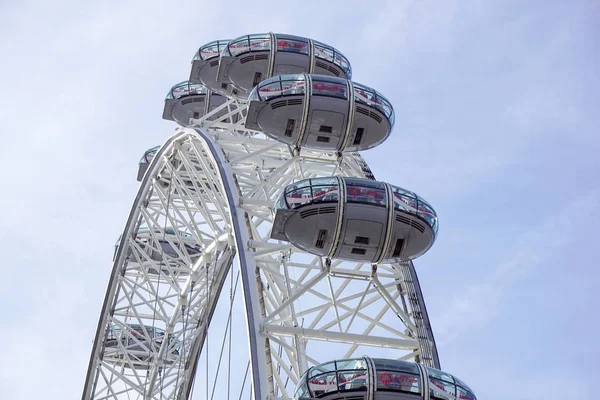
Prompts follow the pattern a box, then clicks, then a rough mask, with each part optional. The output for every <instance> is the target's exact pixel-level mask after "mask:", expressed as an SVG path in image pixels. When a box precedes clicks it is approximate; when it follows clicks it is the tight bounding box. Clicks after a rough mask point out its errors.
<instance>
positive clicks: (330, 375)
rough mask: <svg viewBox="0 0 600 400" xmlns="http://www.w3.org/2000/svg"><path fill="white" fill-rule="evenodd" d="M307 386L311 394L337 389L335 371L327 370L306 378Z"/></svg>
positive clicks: (320, 393)
mask: <svg viewBox="0 0 600 400" xmlns="http://www.w3.org/2000/svg"><path fill="white" fill-rule="evenodd" d="M308 387H309V389H310V391H311V392H312V395H313V396H321V395H322V394H324V393H327V392H336V391H338V385H337V373H336V372H327V373H324V374H322V375H318V376H313V377H311V378H309V379H308Z"/></svg>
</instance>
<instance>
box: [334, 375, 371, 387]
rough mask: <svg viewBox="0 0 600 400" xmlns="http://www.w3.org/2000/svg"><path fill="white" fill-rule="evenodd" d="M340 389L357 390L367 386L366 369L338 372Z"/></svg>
mask: <svg viewBox="0 0 600 400" xmlns="http://www.w3.org/2000/svg"><path fill="white" fill-rule="evenodd" d="M338 385H339V387H340V390H355V389H366V388H367V372H366V370H357V371H346V372H338Z"/></svg>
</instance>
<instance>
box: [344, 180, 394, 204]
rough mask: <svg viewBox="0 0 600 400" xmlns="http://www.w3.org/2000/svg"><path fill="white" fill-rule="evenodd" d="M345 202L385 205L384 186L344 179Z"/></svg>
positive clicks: (376, 183) (371, 182) (367, 181)
mask: <svg viewBox="0 0 600 400" xmlns="http://www.w3.org/2000/svg"><path fill="white" fill-rule="evenodd" d="M345 181H346V200H347V201H348V202H349V203H368V204H375V205H380V206H385V205H386V204H387V199H386V195H385V186H384V185H383V183H381V182H377V181H369V180H366V179H352V178H346V179H345Z"/></svg>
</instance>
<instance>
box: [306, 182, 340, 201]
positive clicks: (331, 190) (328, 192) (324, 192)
mask: <svg viewBox="0 0 600 400" xmlns="http://www.w3.org/2000/svg"><path fill="white" fill-rule="evenodd" d="M312 196H313V203H327V202H334V203H337V202H338V187H337V185H329V186H312Z"/></svg>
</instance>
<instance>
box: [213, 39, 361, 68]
mask: <svg viewBox="0 0 600 400" xmlns="http://www.w3.org/2000/svg"><path fill="white" fill-rule="evenodd" d="M310 41H311V39H308V38H305V37H301V36H294V35H286V34H282V33H276V34H273V35H271V34H269V33H258V34H252V35H244V36H240V37H238V38H235V39H233V40H231V41H230V42H229V43H228V44H227V45H226V46H225V48H224V49H223V51H222V53H221V55H225V56H229V57H235V56H238V55H241V54H244V53H250V52H256V51H270V50H271V48H272V47H276V49H277V51H278V52H289V53H302V54H306V55H308V53H309V47H310ZM273 42H275V44H274V43H273ZM312 42H313V43H314V52H315V58H318V59H321V60H325V61H328V62H331V63H333V64H335V65H337V66H338V67H340V68H341V69H342V71H343V72H344V74H345V75H346V76H347V77H348V79H351V78H352V67H351V66H350V61H348V58H346V56H344V55H343V54H342V53H341V52H340V51H339V50H337V49H336V48H335V47H333V46H329V45H327V44H325V43H321V42H318V41H316V40H312Z"/></svg>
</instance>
